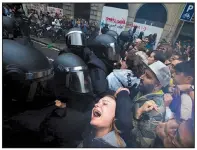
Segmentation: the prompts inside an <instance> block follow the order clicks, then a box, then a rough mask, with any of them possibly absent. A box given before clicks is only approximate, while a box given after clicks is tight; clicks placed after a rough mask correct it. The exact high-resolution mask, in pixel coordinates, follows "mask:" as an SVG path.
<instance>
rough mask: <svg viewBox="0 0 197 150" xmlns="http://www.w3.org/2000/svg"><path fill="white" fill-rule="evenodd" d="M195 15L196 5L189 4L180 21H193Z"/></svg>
mask: <svg viewBox="0 0 197 150" xmlns="http://www.w3.org/2000/svg"><path fill="white" fill-rule="evenodd" d="M193 15H194V3H187V4H186V6H185V8H184V10H183V12H182V14H181V17H180V20H183V21H191V19H192V17H193Z"/></svg>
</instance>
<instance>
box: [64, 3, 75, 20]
mask: <svg viewBox="0 0 197 150" xmlns="http://www.w3.org/2000/svg"><path fill="white" fill-rule="evenodd" d="M63 13H64V15H67V16H70V17H72V18H73V17H74V4H73V3H72V4H70V3H64V4H63Z"/></svg>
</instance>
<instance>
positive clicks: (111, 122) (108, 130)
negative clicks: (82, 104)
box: [78, 95, 126, 148]
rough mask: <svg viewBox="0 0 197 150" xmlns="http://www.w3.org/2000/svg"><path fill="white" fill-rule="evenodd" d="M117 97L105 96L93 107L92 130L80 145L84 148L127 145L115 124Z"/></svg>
mask: <svg viewBox="0 0 197 150" xmlns="http://www.w3.org/2000/svg"><path fill="white" fill-rule="evenodd" d="M115 112H116V99H115V97H113V96H111V95H107V96H104V97H103V98H101V99H100V100H99V101H98V103H96V104H95V106H94V108H93V109H92V115H91V121H90V125H91V127H92V130H91V132H90V133H88V134H86V137H85V138H84V140H83V142H81V144H80V145H79V146H78V147H79V148H80V147H84V148H88V147H89V148H109V147H126V144H125V142H124V140H123V139H122V138H121V137H120V136H119V132H120V131H119V130H118V129H117V128H116V126H115Z"/></svg>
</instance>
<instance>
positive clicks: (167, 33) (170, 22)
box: [46, 3, 185, 41]
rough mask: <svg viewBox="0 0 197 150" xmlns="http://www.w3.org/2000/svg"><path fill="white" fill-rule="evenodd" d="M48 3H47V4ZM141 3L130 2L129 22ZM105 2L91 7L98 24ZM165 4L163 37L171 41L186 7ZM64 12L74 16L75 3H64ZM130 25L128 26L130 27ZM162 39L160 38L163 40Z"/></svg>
mask: <svg viewBox="0 0 197 150" xmlns="http://www.w3.org/2000/svg"><path fill="white" fill-rule="evenodd" d="M46 5H47V4H46ZM142 5H143V4H142V3H141V4H140V3H138V4H136V3H129V4H128V8H129V10H128V18H127V24H131V23H133V22H134V20H135V16H136V13H137V11H138V9H139V8H140V7H141V6H142ZM103 6H104V3H99V4H98V3H92V4H91V8H90V22H92V21H94V22H95V21H96V22H97V23H98V24H100V21H101V17H102V10H103ZM164 6H165V8H166V10H167V22H166V24H165V26H164V28H163V33H162V37H161V39H163V38H165V39H166V40H167V41H171V40H172V39H173V38H174V37H175V35H174V33H175V30H176V28H177V25H178V23H179V21H180V20H179V17H180V15H181V13H182V10H183V9H184V6H185V4H184V3H180V4H178V3H175V4H172V3H170V4H168V3H164ZM63 14H64V15H67V16H71V17H74V3H72V4H70V3H64V4H63ZM128 28H129V27H126V29H128ZM161 39H160V40H161Z"/></svg>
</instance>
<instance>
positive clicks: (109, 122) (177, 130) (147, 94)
mask: <svg viewBox="0 0 197 150" xmlns="http://www.w3.org/2000/svg"><path fill="white" fill-rule="evenodd" d="M147 43H148V40H147V39H145V38H144V39H143V40H141V39H136V40H135V43H134V44H131V45H130V46H129V49H128V50H127V51H126V52H125V58H122V59H121V60H120V64H121V66H120V68H119V69H114V70H113V72H111V73H110V74H109V75H108V76H107V81H108V87H109V90H110V91H114V93H113V92H112V93H113V94H112V93H110V94H106V95H105V96H104V97H103V98H101V99H100V100H99V101H98V102H97V103H96V104H95V106H94V108H93V109H92V114H91V121H90V124H91V126H92V127H93V128H94V130H93V131H94V132H90V134H87V135H86V137H85V138H84V141H83V142H82V143H81V144H80V145H79V146H78V147H138V148H139V147H140V148H142V147H166V148H167V147H168V148H173V147H179V148H184V147H194V131H195V130H194V59H193V57H192V56H191V52H192V50H188V53H178V52H177V51H176V49H174V48H172V46H171V44H169V43H162V44H161V43H160V44H159V45H158V47H157V49H156V50H154V51H151V50H148V49H147V48H146V44H147ZM186 137H187V138H186Z"/></svg>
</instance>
